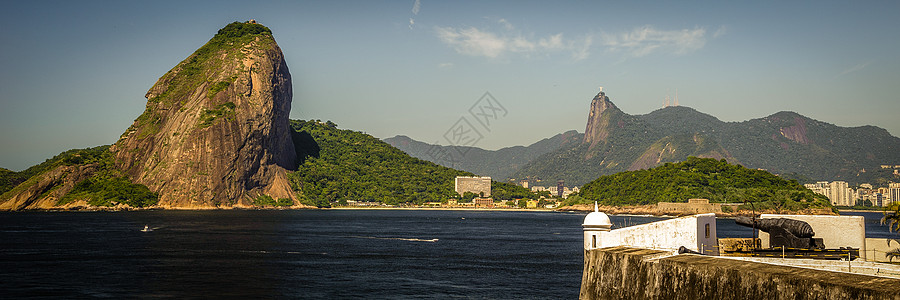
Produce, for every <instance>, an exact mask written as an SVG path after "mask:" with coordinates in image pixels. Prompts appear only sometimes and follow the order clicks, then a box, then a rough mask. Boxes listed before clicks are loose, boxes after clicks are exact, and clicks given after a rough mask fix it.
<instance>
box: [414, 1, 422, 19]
mask: <svg viewBox="0 0 900 300" xmlns="http://www.w3.org/2000/svg"><path fill="white" fill-rule="evenodd" d="M421 7H422V2H421V1H420V0H416V2H415V3H413V8H412V13H413V14H414V15H418V14H419V8H421Z"/></svg>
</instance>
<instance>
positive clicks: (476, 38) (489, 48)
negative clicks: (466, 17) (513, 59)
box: [437, 27, 509, 58]
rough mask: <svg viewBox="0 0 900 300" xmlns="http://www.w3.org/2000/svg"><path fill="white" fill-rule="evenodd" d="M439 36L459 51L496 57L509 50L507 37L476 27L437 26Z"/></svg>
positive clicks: (466, 53)
mask: <svg viewBox="0 0 900 300" xmlns="http://www.w3.org/2000/svg"><path fill="white" fill-rule="evenodd" d="M437 34H438V38H440V39H441V41H442V42H444V43H445V44H447V45H450V46H452V47H453V49H454V50H456V52H457V53H460V54H465V55H472V56H485V57H490V58H496V57H498V56H500V55H501V54H503V52H505V51H507V50H508V47H509V46H508V42H507V40H506V39H503V38H500V37H498V36H497V35H495V34H493V33H490V32H484V31H481V30H478V28H475V27H469V28H466V29H455V28H450V27H446V28H442V27H438V28H437Z"/></svg>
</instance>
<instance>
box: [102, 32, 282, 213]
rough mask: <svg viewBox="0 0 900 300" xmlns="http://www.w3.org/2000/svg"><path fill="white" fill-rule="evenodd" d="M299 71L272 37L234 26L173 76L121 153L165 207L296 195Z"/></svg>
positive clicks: (123, 165) (127, 169) (154, 95)
mask: <svg viewBox="0 0 900 300" xmlns="http://www.w3.org/2000/svg"><path fill="white" fill-rule="evenodd" d="M291 96H292V91H291V74H290V72H289V71H288V67H287V65H286V64H285V61H284V55H283V54H282V53H281V49H280V48H279V47H278V45H277V44H276V43H275V39H274V38H273V37H272V33H271V31H270V30H269V29H268V28H266V27H265V26H262V25H259V24H256V23H255V22H247V23H238V22H235V23H232V24H229V25H228V26H226V27H225V28H223V29H221V30H219V33H218V34H216V35H215V36H214V37H213V38H212V39H211V40H210V41H209V42H207V43H206V44H205V45H204V46H203V47H201V48H200V49H198V50H197V51H196V52H194V53H193V54H191V55H190V56H189V57H188V58H187V59H185V60H184V61H182V62H181V63H179V64H178V65H177V66H175V67H174V68H172V70H170V71H169V72H168V73H166V74H165V75H163V76H162V77H161V78H160V79H159V80H158V81H157V82H156V84H154V85H153V87H152V88H150V90H149V91H148V92H147V94H146V98H147V108H146V110H145V111H144V113H143V114H142V115H140V116H139V117H138V118H137V119H136V120H135V121H134V124H133V125H131V127H130V128H128V130H127V131H126V132H125V133H124V134H122V136H121V138H120V139H119V141H118V142H116V143H115V144H114V145H113V146H112V147H111V151H113V153H114V154H115V159H116V166H117V168H118V169H120V170H121V171H123V172H124V173H125V174H126V176H127V177H128V178H130V179H131V180H132V181H133V182H134V183H138V184H143V185H146V186H147V187H149V188H150V190H152V191H154V192H157V193H159V203H158V205H159V206H161V207H167V208H205V207H229V206H247V205H251V203H252V201H253V199H255V198H256V197H259V196H261V195H268V196H270V197H272V198H274V199H284V198H288V199H292V200H293V202H294V203H295V204H296V203H297V201H296V197H295V195H294V192H293V191H292V189H291V186H290V184H289V182H288V180H287V178H286V175H287V173H288V171H289V170H291V169H294V168H296V163H297V157H296V152H295V151H294V145H293V143H292V140H291V129H290V127H289V119H288V114H289V113H290V110H291Z"/></svg>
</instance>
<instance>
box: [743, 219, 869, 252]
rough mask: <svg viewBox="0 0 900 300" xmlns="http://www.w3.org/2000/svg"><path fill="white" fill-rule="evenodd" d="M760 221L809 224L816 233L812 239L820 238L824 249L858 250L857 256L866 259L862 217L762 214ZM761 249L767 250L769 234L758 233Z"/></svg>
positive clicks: (864, 225)
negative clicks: (769, 220) (786, 221)
mask: <svg viewBox="0 0 900 300" xmlns="http://www.w3.org/2000/svg"><path fill="white" fill-rule="evenodd" d="M759 217H760V219H772V218H787V219H794V220H800V221H804V222H806V223H809V226H811V227H812V229H813V231H815V232H816V235H814V236H813V237H814V238H822V241H823V242H824V243H825V247H826V248H840V247H853V248H859V256H860V257H861V258H863V259H866V224H865V218H863V217H862V216H812V215H773V214H762V215H760V216H759ZM759 239H760V242H761V244H762V247H763V248H769V234H768V233H766V232H763V231H759Z"/></svg>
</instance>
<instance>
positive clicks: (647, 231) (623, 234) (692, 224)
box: [585, 214, 719, 255]
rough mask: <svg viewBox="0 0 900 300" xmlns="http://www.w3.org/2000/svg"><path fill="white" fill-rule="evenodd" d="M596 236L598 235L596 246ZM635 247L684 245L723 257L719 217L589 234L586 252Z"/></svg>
mask: <svg viewBox="0 0 900 300" xmlns="http://www.w3.org/2000/svg"><path fill="white" fill-rule="evenodd" d="M592 234H596V235H597V246H596V247H593V240H592V239H593V238H592V237H591V236H590V235H592ZM614 246H631V247H637V248H649V249H668V250H677V249H678V248H679V247H681V246H684V247H686V248H688V249H691V250H693V251H697V252H700V253H704V254H710V255H719V248H718V247H717V246H718V238H717V237H716V215H715V214H701V215H693V216H686V217H681V218H676V219H670V220H664V221H658V222H652V223H647V224H641V225H635V226H630V227H625V228H619V229H614V230H612V231H608V232H602V231H585V249H590V248H604V247H614Z"/></svg>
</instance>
